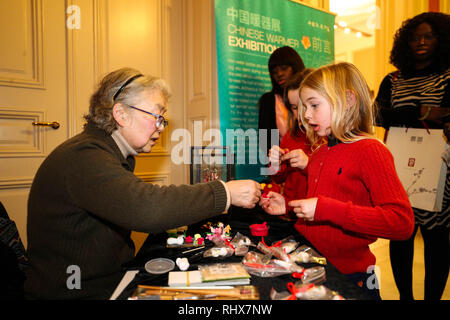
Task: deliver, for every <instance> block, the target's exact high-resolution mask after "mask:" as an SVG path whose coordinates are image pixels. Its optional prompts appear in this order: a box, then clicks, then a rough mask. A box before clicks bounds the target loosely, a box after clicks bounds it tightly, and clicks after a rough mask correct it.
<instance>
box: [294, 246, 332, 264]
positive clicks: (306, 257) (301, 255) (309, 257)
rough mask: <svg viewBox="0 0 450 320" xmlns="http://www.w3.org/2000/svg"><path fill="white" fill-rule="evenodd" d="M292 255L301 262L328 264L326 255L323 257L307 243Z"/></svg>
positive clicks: (296, 260)
mask: <svg viewBox="0 0 450 320" xmlns="http://www.w3.org/2000/svg"><path fill="white" fill-rule="evenodd" d="M290 256H291V259H292V260H293V261H295V262H299V263H318V264H321V265H326V264H327V259H326V258H325V257H322V256H321V255H319V254H318V253H317V252H316V251H315V250H314V249H312V248H311V247H308V246H305V245H303V246H300V247H298V248H297V249H296V250H295V251H294V252H292V253H291V255H290Z"/></svg>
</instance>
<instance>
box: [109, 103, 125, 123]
mask: <svg viewBox="0 0 450 320" xmlns="http://www.w3.org/2000/svg"><path fill="white" fill-rule="evenodd" d="M112 113H113V117H114V120H116V122H117V124H118V125H119V126H121V127H124V126H125V125H126V124H127V122H128V119H129V114H128V113H127V112H126V111H125V110H124V108H123V106H122V105H121V104H120V103H116V104H115V105H114V106H113V110H112Z"/></svg>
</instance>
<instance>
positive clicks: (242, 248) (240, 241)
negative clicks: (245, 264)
mask: <svg viewBox="0 0 450 320" xmlns="http://www.w3.org/2000/svg"><path fill="white" fill-rule="evenodd" d="M230 244H231V245H232V246H233V248H234V254H235V255H236V256H245V255H246V254H247V252H248V248H249V246H254V247H256V245H255V244H254V243H253V242H252V241H251V240H250V238H249V237H247V236H244V235H243V234H242V233H239V232H238V233H236V235H235V236H234V238H233V240H231V241H230Z"/></svg>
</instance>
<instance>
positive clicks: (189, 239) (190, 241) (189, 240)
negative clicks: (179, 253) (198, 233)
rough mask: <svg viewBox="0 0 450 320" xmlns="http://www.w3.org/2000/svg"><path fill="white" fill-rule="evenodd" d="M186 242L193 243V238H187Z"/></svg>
mask: <svg viewBox="0 0 450 320" xmlns="http://www.w3.org/2000/svg"><path fill="white" fill-rule="evenodd" d="M184 242H186V243H192V237H191V236H187V237H186V239H185V240H184Z"/></svg>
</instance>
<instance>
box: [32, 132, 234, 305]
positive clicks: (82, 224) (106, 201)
mask: <svg viewBox="0 0 450 320" xmlns="http://www.w3.org/2000/svg"><path fill="white" fill-rule="evenodd" d="M134 164H135V161H134V158H132V157H129V158H128V159H124V157H123V156H122V153H121V152H120V150H119V148H118V147H117V145H116V143H115V142H114V140H113V139H112V137H111V136H110V135H108V134H106V132H104V131H103V130H100V129H98V128H96V127H94V126H93V125H90V124H88V125H87V127H86V129H85V130H84V132H82V133H80V134H79V135H77V136H75V137H73V138H71V139H69V140H68V141H66V142H64V143H63V144H61V145H60V146H59V147H57V148H56V149H55V150H54V151H53V152H52V153H51V154H50V155H49V156H48V157H47V159H46V160H45V161H44V162H43V163H42V165H41V167H40V168H39V170H38V172H37V174H36V176H35V178H34V181H33V184H32V186H31V190H30V195H29V200H28V225H27V232H28V255H29V259H30V264H31V266H30V268H29V272H28V274H27V281H26V283H25V290H26V293H27V296H28V297H31V298H44V299H69V298H84V299H108V298H109V297H110V295H111V294H112V292H113V290H114V289H115V287H116V286H117V285H118V283H119V281H120V279H121V277H122V275H123V274H122V265H123V264H125V263H126V262H129V261H130V260H131V259H132V258H133V255H134V244H133V242H132V240H131V238H130V233H131V232H130V230H136V231H141V232H152V233H157V232H161V231H164V230H166V229H169V228H173V227H177V226H182V225H186V224H190V223H194V222H198V221H200V220H202V219H206V218H209V217H211V216H215V215H218V214H220V213H222V212H223V211H224V209H225V207H226V201H227V196H226V191H225V188H224V186H223V185H222V183H221V182H220V181H215V182H211V183H208V184H198V185H193V186H191V185H182V186H174V185H171V186H158V185H153V184H149V183H145V182H143V181H142V180H141V179H139V178H138V177H136V176H135V175H134V174H133V170H134ZM199 200H200V201H199ZM74 266H75V267H74ZM76 268H79V271H80V272H78V274H79V275H81V283H80V284H81V289H78V288H76V286H75V285H76V284H77V278H76V277H77V276H78V274H77V272H76V270H77V269H76ZM68 284H69V286H68ZM69 287H72V288H73V287H75V288H73V289H70V288H69Z"/></svg>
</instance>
